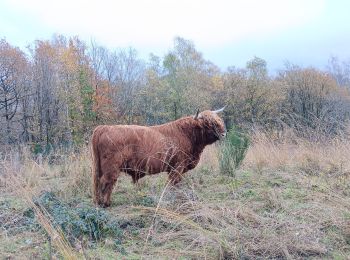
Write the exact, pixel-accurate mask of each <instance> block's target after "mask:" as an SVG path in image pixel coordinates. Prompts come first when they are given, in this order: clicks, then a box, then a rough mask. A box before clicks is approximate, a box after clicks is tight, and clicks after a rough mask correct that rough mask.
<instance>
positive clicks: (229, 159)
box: [219, 128, 249, 175]
mask: <svg viewBox="0 0 350 260" xmlns="http://www.w3.org/2000/svg"><path fill="white" fill-rule="evenodd" d="M248 147H249V138H248V137H247V136H246V135H244V134H242V133H240V132H238V131H237V130H236V129H235V128H232V129H231V130H230V131H229V132H228V134H227V137H226V139H225V140H224V142H223V143H222V144H221V146H220V149H219V166H220V172H221V173H223V174H228V175H234V173H235V170H236V169H237V168H238V167H239V166H240V165H241V164H242V162H243V159H244V157H245V155H246V152H247V150H248Z"/></svg>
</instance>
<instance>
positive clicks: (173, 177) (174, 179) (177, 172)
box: [169, 167, 184, 185]
mask: <svg viewBox="0 0 350 260" xmlns="http://www.w3.org/2000/svg"><path fill="white" fill-rule="evenodd" d="M183 173H184V172H183V168H182V167H178V168H176V169H174V170H173V171H171V172H170V173H169V182H170V183H171V184H172V185H176V184H178V183H179V182H181V180H182V178H183Z"/></svg>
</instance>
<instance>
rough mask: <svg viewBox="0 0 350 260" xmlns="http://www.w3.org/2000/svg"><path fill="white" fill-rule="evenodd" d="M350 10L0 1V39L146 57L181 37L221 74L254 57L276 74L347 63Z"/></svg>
mask: <svg viewBox="0 0 350 260" xmlns="http://www.w3.org/2000/svg"><path fill="white" fill-rule="evenodd" d="M349 11H350V1H347V0H214V1H209V0H125V1H117V0H115V1H112V0H111V1H104V0H98V1H88V0H85V1H83V0H79V1H76V0H70V1H68V0H60V1H48V0H46V1H40V0H31V1H28V0H27V1H25V0H22V1H20V0H0V38H4V37H5V38H6V40H7V41H9V42H10V43H11V44H13V45H15V46H19V47H21V48H22V49H23V48H25V46H27V45H28V44H30V43H33V41H34V40H35V39H50V38H51V36H52V35H53V34H54V33H56V34H63V35H66V36H73V35H78V36H79V37H80V38H82V39H83V40H86V41H90V39H94V40H96V41H97V42H98V43H100V44H102V45H105V46H106V47H109V48H123V47H128V46H132V47H134V48H136V49H137V50H138V53H139V55H140V56H141V57H142V58H147V57H148V54H149V53H150V52H152V53H154V54H156V55H159V56H163V55H164V54H165V53H166V52H167V51H168V50H169V49H171V48H172V45H173V39H174V37H176V36H180V37H183V38H185V39H189V40H192V41H193V42H194V44H195V45H196V48H197V49H198V50H199V51H201V52H202V53H203V55H204V58H206V59H209V60H211V61H212V62H214V63H215V64H217V65H218V66H220V67H221V68H223V69H225V68H226V67H227V66H231V65H234V66H238V67H243V66H245V63H246V62H247V60H249V59H251V58H252V57H254V56H258V57H261V58H263V59H265V60H266V61H267V63H268V65H269V68H270V70H272V71H273V70H276V69H277V68H281V67H282V66H283V63H284V62H285V61H286V60H288V61H290V62H291V63H295V64H298V65H301V66H315V67H319V68H324V67H325V66H326V64H327V61H328V59H329V57H330V56H331V55H333V56H338V57H339V58H341V59H345V60H348V59H350V13H349Z"/></svg>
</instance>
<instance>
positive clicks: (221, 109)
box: [213, 105, 227, 114]
mask: <svg viewBox="0 0 350 260" xmlns="http://www.w3.org/2000/svg"><path fill="white" fill-rule="evenodd" d="M226 106H227V105H226ZM226 106H224V107H223V108H220V109H218V110H215V111H213V113H215V114H217V113H220V112H222V111H224V109H225V108H226Z"/></svg>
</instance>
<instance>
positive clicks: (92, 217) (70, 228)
mask: <svg viewBox="0 0 350 260" xmlns="http://www.w3.org/2000/svg"><path fill="white" fill-rule="evenodd" d="M34 202H35V204H36V205H37V206H38V207H40V209H41V210H42V211H43V212H47V213H48V214H49V216H50V218H51V220H52V221H53V224H54V226H56V225H58V226H59V227H60V228H61V229H62V231H63V232H64V235H65V236H66V237H67V238H68V239H69V240H70V241H73V240H74V239H81V238H82V237H87V238H88V239H89V240H90V241H100V240H101V239H103V238H105V237H113V238H116V239H119V240H120V239H121V238H122V230H121V229H120V226H119V223H118V221H117V220H115V219H113V218H112V217H111V216H109V215H108V213H107V212H106V211H104V210H102V209H99V208H95V207H91V206H89V205H84V206H80V207H71V206H69V205H68V204H66V203H63V202H62V201H60V200H59V199H58V198H57V197H56V196H55V195H54V194H53V193H52V192H43V193H42V194H41V195H40V196H39V197H38V198H36V199H35V200H34ZM25 215H26V216H27V217H31V218H34V212H33V210H32V209H28V210H26V212H25Z"/></svg>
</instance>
